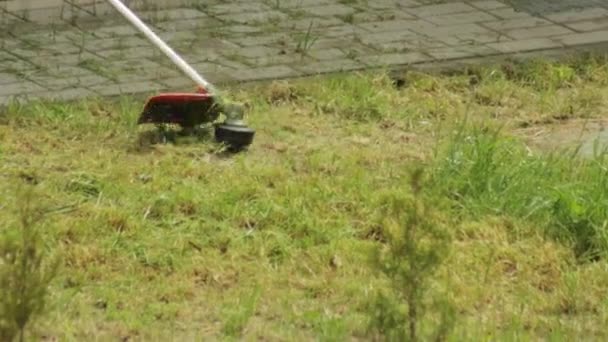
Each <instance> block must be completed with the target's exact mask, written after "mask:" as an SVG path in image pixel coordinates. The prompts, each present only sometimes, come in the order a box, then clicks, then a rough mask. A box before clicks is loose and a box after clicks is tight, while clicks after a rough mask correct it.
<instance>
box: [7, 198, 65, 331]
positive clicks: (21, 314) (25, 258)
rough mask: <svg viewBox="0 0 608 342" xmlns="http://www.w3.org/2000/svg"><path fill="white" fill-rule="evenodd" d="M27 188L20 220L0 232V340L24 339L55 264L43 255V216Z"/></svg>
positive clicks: (38, 311) (41, 303)
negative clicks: (0, 291) (0, 290)
mask: <svg viewBox="0 0 608 342" xmlns="http://www.w3.org/2000/svg"><path fill="white" fill-rule="evenodd" d="M33 196H34V195H33V192H32V191H31V190H29V191H28V192H26V193H25V194H23V195H20V198H19V199H18V201H17V205H18V206H19V208H18V218H19V222H18V223H15V224H14V225H12V224H10V225H6V226H4V227H2V228H1V229H2V230H1V231H0V288H2V296H1V297H0V339H1V340H2V341H12V340H13V339H14V338H15V337H16V336H17V335H18V336H19V340H20V341H24V336H25V329H26V327H27V325H28V323H30V322H31V321H32V319H33V318H35V317H36V316H37V315H40V314H41V313H42V312H43V310H44V308H45V304H46V297H47V292H48V286H49V284H50V282H51V281H52V280H53V278H54V277H55V274H56V270H57V266H58V263H57V261H56V260H53V259H52V258H50V257H49V256H47V255H46V253H45V251H44V247H43V245H42V241H41V238H40V231H39V227H38V226H39V225H40V223H41V221H42V219H43V216H42V213H41V212H40V209H39V208H35V207H34V205H35V204H34V199H33Z"/></svg>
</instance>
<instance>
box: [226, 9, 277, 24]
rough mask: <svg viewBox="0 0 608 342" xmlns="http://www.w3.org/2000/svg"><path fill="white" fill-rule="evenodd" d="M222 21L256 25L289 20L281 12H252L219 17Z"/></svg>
mask: <svg viewBox="0 0 608 342" xmlns="http://www.w3.org/2000/svg"><path fill="white" fill-rule="evenodd" d="M218 18H219V19H220V20H222V21H225V22H228V23H239V24H256V23H268V22H276V21H281V20H286V19H287V14H285V13H282V12H279V11H266V12H251V13H237V14H226V15H221V16H218Z"/></svg>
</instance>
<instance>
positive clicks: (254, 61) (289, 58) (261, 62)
mask: <svg viewBox="0 0 608 342" xmlns="http://www.w3.org/2000/svg"><path fill="white" fill-rule="evenodd" d="M307 54H310V53H307ZM336 59H337V58H336ZM313 61H316V59H315V58H313V57H310V56H307V55H306V54H299V53H295V52H292V53H289V54H285V55H272V56H263V57H257V58H249V59H247V61H246V64H247V65H250V66H251V67H258V68H259V67H267V66H273V65H289V64H293V63H296V62H297V63H308V62H313Z"/></svg>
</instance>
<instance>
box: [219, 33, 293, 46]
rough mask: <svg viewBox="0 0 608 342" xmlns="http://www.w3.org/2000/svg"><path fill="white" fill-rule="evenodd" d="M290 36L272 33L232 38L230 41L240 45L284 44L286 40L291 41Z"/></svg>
mask: <svg viewBox="0 0 608 342" xmlns="http://www.w3.org/2000/svg"><path fill="white" fill-rule="evenodd" d="M289 40H290V39H289V37H288V36H287V34H285V33H271V34H266V35H262V36H251V37H243V38H234V39H230V42H232V43H235V44H238V45H240V46H244V47H247V46H256V45H269V44H277V45H282V44H283V43H284V42H287V41H289Z"/></svg>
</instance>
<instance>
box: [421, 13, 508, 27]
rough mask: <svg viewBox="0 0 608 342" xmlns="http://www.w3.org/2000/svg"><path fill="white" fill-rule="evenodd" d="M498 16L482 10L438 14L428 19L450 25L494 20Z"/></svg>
mask: <svg viewBox="0 0 608 342" xmlns="http://www.w3.org/2000/svg"><path fill="white" fill-rule="evenodd" d="M495 19H496V17H494V16H492V15H490V14H488V13H485V12H481V11H475V12H465V13H455V14H448V15H438V16H433V17H429V18H428V19H427V20H428V21H430V22H431V23H433V24H436V25H439V26H449V25H458V24H468V23H478V22H483V21H492V20H495Z"/></svg>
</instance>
